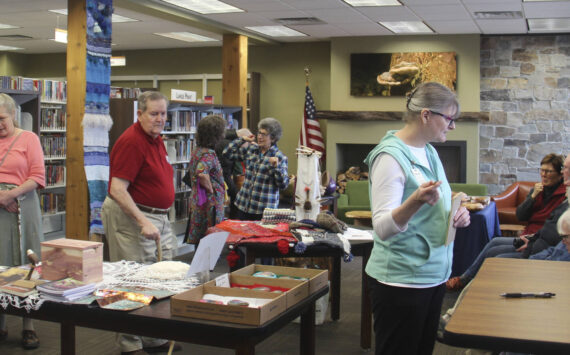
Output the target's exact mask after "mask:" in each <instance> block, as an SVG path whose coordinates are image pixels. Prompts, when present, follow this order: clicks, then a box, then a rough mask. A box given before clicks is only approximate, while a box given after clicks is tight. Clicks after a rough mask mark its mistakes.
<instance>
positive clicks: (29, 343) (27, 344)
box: [22, 330, 40, 350]
mask: <svg viewBox="0 0 570 355" xmlns="http://www.w3.org/2000/svg"><path fill="white" fill-rule="evenodd" d="M22 346H23V347H24V349H27V350H30V349H36V348H37V347H38V346H40V339H38V335H37V334H36V331H35V330H23V331H22Z"/></svg>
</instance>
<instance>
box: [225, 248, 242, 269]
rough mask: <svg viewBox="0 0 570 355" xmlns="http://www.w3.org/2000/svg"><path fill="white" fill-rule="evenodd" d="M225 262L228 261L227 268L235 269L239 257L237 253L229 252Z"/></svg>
mask: <svg viewBox="0 0 570 355" xmlns="http://www.w3.org/2000/svg"><path fill="white" fill-rule="evenodd" d="M226 260H227V261H228V266H229V267H235V266H236V265H237V262H238V260H239V255H238V253H236V251H235V250H232V251H230V253H229V254H228V256H226Z"/></svg>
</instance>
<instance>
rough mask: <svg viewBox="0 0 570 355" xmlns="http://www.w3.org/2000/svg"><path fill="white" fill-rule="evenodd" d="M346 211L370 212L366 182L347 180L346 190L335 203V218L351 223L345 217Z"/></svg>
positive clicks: (351, 220) (350, 219)
mask: <svg viewBox="0 0 570 355" xmlns="http://www.w3.org/2000/svg"><path fill="white" fill-rule="evenodd" d="M348 211H370V198H369V196H368V180H349V181H347V183H346V189H345V191H344V193H343V194H340V196H339V198H338V201H337V218H338V219H340V220H341V221H344V222H346V223H351V224H352V223H353V222H354V221H353V219H352V218H347V217H346V216H345V214H346V212H348Z"/></svg>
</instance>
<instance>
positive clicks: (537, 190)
mask: <svg viewBox="0 0 570 355" xmlns="http://www.w3.org/2000/svg"><path fill="white" fill-rule="evenodd" d="M543 189H544V186H543V185H542V183H541V182H537V183H536V184H534V190H533V191H532V195H530V197H532V198H535V197H536V196H538V194H539V193H541V192H542V190H543Z"/></svg>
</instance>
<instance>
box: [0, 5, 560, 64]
mask: <svg viewBox="0 0 570 355" xmlns="http://www.w3.org/2000/svg"><path fill="white" fill-rule="evenodd" d="M204 1H207V0H204ZM224 2H226V3H228V4H231V5H234V6H236V7H238V8H240V9H243V10H245V12H241V13H230V14H212V15H198V14H196V13H193V12H191V11H185V10H183V9H181V8H176V7H174V6H172V5H168V4H166V3H164V2H162V1H160V0H115V1H114V7H115V13H117V14H119V15H122V16H127V17H131V18H135V19H137V20H139V21H138V22H128V23H114V24H113V50H114V51H116V50H132V49H153V48H180V47H192V46H194V47H205V46H221V44H222V42H221V39H222V35H223V34H224V33H240V34H244V35H247V36H248V37H250V43H251V44H262V43H264V42H266V43H279V42H307V41H326V40H330V38H333V37H346V36H393V35H394V34H393V33H392V32H390V31H388V30H387V29H386V28H384V27H382V26H381V25H379V24H378V21H399V20H407V21H423V22H424V23H425V24H427V25H428V26H429V27H430V28H432V29H433V30H434V31H435V33H436V34H467V33H476V34H526V33H528V28H527V23H526V19H527V18H570V0H562V1H541V2H523V1H522V0H400V2H401V3H402V5H403V6H390V7H351V6H350V5H348V4H346V3H345V2H343V1H341V0H224ZM66 7H67V0H0V23H2V24H9V25H13V26H18V27H19V28H17V29H5V30H0V45H7V46H15V47H21V48H24V49H23V50H20V51H18V52H21V53H56V52H65V49H66V48H65V45H64V44H61V43H57V42H54V41H53V40H50V39H53V37H54V34H53V33H54V28H55V27H56V26H57V25H58V24H59V27H60V28H66V26H67V16H64V15H57V14H55V13H51V12H48V11H47V10H49V9H63V8H66ZM480 11H483V12H487V11H520V12H521V13H522V18H518V19H493V20H489V19H485V20H479V19H476V18H475V15H474V12H480ZM298 17H316V18H318V19H319V20H321V21H323V22H324V23H321V24H315V25H298V26H290V27H291V28H293V29H295V30H297V31H299V32H302V33H304V34H306V35H307V36H305V37H288V38H269V37H263V36H261V35H259V34H256V33H254V32H250V31H248V30H247V29H245V27H246V26H262V25H276V24H278V23H276V21H275V19H278V18H298ZM173 31H188V32H193V33H197V34H200V35H205V36H208V37H211V38H215V39H218V40H220V41H218V42H203V43H195V44H194V43H188V42H181V41H177V40H174V39H169V38H164V37H160V36H157V35H154V34H153V33H156V32H173ZM11 35H23V36H29V37H32V38H31V39H23V40H22V39H11V38H9V37H6V36H11Z"/></svg>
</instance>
